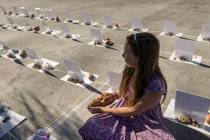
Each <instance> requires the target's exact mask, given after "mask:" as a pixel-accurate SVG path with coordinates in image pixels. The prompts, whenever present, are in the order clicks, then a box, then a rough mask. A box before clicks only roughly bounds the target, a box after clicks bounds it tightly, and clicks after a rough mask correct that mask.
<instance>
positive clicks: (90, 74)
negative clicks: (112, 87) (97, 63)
mask: <svg viewBox="0 0 210 140" xmlns="http://www.w3.org/2000/svg"><path fill="white" fill-rule="evenodd" d="M88 79H89V80H91V81H95V80H96V77H95V76H94V74H93V73H89V76H88Z"/></svg>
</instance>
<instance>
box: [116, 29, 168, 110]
mask: <svg viewBox="0 0 210 140" xmlns="http://www.w3.org/2000/svg"><path fill="white" fill-rule="evenodd" d="M127 41H128V44H129V45H130V46H131V50H132V52H133V53H134V55H135V56H137V57H138V58H139V62H138V65H137V67H136V68H134V67H125V69H124V71H123V76H122V81H121V83H120V96H121V97H122V96H125V94H126V91H127V90H128V85H129V82H130V80H131V78H134V85H133V87H134V92H135V93H134V94H135V96H134V97H133V98H131V99H130V100H129V101H128V105H130V106H132V105H134V104H135V103H136V102H138V101H139V100H140V99H141V97H142V96H143V95H144V91H145V88H146V87H147V85H148V84H149V83H148V82H149V79H150V77H151V76H152V75H153V74H158V75H159V76H160V77H161V78H162V79H163V81H164V83H165V87H166V91H165V93H163V95H164V98H163V100H162V102H163V101H164V100H165V97H166V92H167V83H166V80H165V78H164V76H163V74H162V72H161V70H160V67H159V50H160V43H159V41H158V39H157V38H156V37H155V36H154V35H153V34H151V33H137V34H132V35H129V36H127Z"/></svg>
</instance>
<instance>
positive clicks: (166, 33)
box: [165, 32, 174, 36]
mask: <svg viewBox="0 0 210 140" xmlns="http://www.w3.org/2000/svg"><path fill="white" fill-rule="evenodd" d="M165 35H167V36H173V35H174V33H173V32H165Z"/></svg>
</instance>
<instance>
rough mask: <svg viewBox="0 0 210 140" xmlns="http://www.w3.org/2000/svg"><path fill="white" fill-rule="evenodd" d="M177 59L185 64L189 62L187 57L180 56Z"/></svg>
mask: <svg viewBox="0 0 210 140" xmlns="http://www.w3.org/2000/svg"><path fill="white" fill-rule="evenodd" d="M179 59H180V60H181V61H186V62H189V61H190V60H189V59H188V58H187V57H185V56H180V57H179Z"/></svg>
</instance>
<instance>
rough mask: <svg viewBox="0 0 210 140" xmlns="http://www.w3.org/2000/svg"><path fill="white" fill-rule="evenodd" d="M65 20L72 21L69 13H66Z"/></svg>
mask: <svg viewBox="0 0 210 140" xmlns="http://www.w3.org/2000/svg"><path fill="white" fill-rule="evenodd" d="M65 18H66V20H68V21H73V17H72V15H71V13H69V12H68V13H66V14H65Z"/></svg>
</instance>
